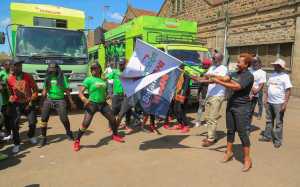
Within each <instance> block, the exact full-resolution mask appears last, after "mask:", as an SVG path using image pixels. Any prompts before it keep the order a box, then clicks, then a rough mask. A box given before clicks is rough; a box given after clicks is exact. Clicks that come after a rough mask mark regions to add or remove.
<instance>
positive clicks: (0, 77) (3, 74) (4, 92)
mask: <svg viewBox="0 0 300 187" xmlns="http://www.w3.org/2000/svg"><path fill="white" fill-rule="evenodd" d="M9 64H10V60H7V61H5V63H4V64H3V65H2V67H3V69H2V70H1V71H0V81H1V96H2V98H1V100H2V106H1V112H2V115H3V118H4V121H3V123H2V124H0V126H1V127H0V129H2V125H4V126H5V132H4V133H3V136H4V137H3V140H10V139H12V135H11V134H12V133H11V127H10V125H9V123H10V122H9V119H10V118H9V115H8V112H7V104H8V100H9V91H8V88H7V78H8V75H9Z"/></svg>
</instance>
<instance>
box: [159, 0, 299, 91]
mask: <svg viewBox="0 0 300 187" xmlns="http://www.w3.org/2000/svg"><path fill="white" fill-rule="evenodd" d="M299 8H300V1H299V0H165V1H164V3H163V5H162V7H161V9H160V11H159V13H158V16H163V17H175V18H179V19H188V20H193V21H197V22H198V32H199V37H200V38H202V39H205V40H206V41H207V46H208V47H209V48H217V49H221V50H223V49H224V47H225V46H226V47H227V51H228V53H229V57H230V59H229V60H230V61H235V59H236V57H237V55H238V54H239V53H241V52H250V53H253V54H257V55H258V56H260V57H261V58H262V60H263V65H264V69H266V70H270V69H271V65H270V63H271V62H273V61H274V60H275V59H276V58H278V57H280V58H282V59H284V60H285V61H286V62H287V69H288V71H289V72H290V73H291V77H292V82H293V85H294V88H293V95H297V96H300V9H299ZM226 30H227V31H228V32H227V33H228V34H227V42H224V41H226V40H225V38H226V37H225V33H226ZM224 43H226V45H224Z"/></svg>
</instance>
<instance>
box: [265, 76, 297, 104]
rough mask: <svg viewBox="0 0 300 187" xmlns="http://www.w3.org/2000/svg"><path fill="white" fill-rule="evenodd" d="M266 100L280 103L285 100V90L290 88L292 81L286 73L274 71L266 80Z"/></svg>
mask: <svg viewBox="0 0 300 187" xmlns="http://www.w3.org/2000/svg"><path fill="white" fill-rule="evenodd" d="M267 86H268V102H269V103H272V104H282V103H284V102H285V91H286V89H288V88H292V87H293V86H292V83H291V80H290V77H289V75H288V74H286V73H284V72H281V73H277V72H274V73H272V75H271V76H270V78H269V80H268V82H267Z"/></svg>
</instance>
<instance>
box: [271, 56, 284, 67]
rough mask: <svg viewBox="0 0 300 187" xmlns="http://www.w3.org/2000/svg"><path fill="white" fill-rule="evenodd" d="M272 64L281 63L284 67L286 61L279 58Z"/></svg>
mask: <svg viewBox="0 0 300 187" xmlns="http://www.w3.org/2000/svg"><path fill="white" fill-rule="evenodd" d="M271 64H272V65H279V66H281V67H282V68H285V61H284V60H282V59H280V58H278V59H277V60H276V61H275V62H273V63H271Z"/></svg>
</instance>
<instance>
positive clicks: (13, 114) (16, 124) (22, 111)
mask: <svg viewBox="0 0 300 187" xmlns="http://www.w3.org/2000/svg"><path fill="white" fill-rule="evenodd" d="M8 107H9V109H8V110H9V116H10V118H11V120H10V124H11V125H10V126H11V129H12V131H13V141H14V144H15V145H19V144H20V142H21V141H20V134H19V129H20V119H21V116H22V115H25V116H26V117H27V120H28V124H29V131H28V133H27V136H28V137H29V138H32V137H33V136H34V135H35V129H36V123H37V118H36V111H35V107H34V106H33V105H32V106H30V107H27V105H26V104H23V103H16V102H15V103H10V104H9V106H8Z"/></svg>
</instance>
